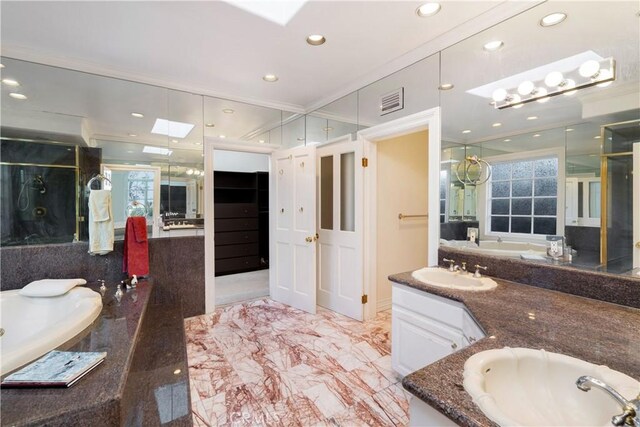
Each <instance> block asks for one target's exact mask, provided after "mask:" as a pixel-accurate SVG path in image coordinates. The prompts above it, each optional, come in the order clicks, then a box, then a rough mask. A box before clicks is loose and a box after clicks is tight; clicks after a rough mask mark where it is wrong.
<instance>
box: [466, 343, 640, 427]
mask: <svg viewBox="0 0 640 427" xmlns="http://www.w3.org/2000/svg"><path fill="white" fill-rule="evenodd" d="M582 375H590V376H592V377H595V378H597V379H600V380H602V381H604V382H605V383H607V384H609V385H610V386H611V387H613V388H614V389H616V390H617V391H618V392H619V393H620V394H622V395H623V396H624V397H626V398H627V399H628V400H631V399H633V398H635V397H636V396H637V395H638V392H639V391H640V383H639V382H638V381H636V380H634V379H633V378H631V377H629V376H627V375H624V374H622V373H620V372H617V371H614V370H612V369H609V368H607V367H606V366H598V365H594V364H592V363H588V362H585V361H583V360H580V359H575V358H573V357H569V356H565V355H562V354H557V353H549V352H546V351H544V350H532V349H528V348H508V347H505V348H503V349H499V350H487V351H483V352H480V353H477V354H474V355H473V356H471V357H470V358H469V359H467V361H466V363H465V364H464V389H465V390H466V391H467V393H469V394H470V395H471V397H472V398H473V402H474V403H475V404H476V405H478V407H479V408H480V409H481V410H482V412H483V413H484V414H485V415H486V416H487V417H488V418H489V419H490V420H492V421H493V422H495V423H497V424H499V425H501V426H611V417H612V416H614V415H618V414H620V413H621V412H622V408H621V407H620V406H619V405H618V404H617V403H616V402H615V401H614V400H613V399H612V398H611V397H610V396H609V395H607V394H606V393H605V392H604V391H602V390H599V389H596V388H595V387H593V388H592V389H591V390H590V391H588V392H584V391H581V390H579V389H578V388H577V387H576V380H577V379H578V378H579V377H580V376H582Z"/></svg>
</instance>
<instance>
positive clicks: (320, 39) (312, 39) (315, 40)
mask: <svg viewBox="0 0 640 427" xmlns="http://www.w3.org/2000/svg"><path fill="white" fill-rule="evenodd" d="M326 41H327V39H325V38H324V36H323V35H321V34H311V35H310V36H309V37H307V43H309V44H310V45H311V46H320V45H321V44H324V42H326Z"/></svg>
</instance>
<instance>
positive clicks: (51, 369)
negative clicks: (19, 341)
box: [0, 350, 107, 387]
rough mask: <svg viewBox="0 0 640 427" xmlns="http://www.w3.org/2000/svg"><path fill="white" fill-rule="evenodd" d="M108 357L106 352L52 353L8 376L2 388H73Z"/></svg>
mask: <svg viewBox="0 0 640 427" xmlns="http://www.w3.org/2000/svg"><path fill="white" fill-rule="evenodd" d="M105 357H107V353H104V352H84V351H55V350H54V351H50V352H49V353H47V354H45V355H44V356H42V357H41V358H40V359H38V360H36V361H35V362H33V363H30V364H29V365H27V366H25V367H24V368H22V369H20V370H19V371H16V372H14V373H13V374H11V375H9V376H7V377H6V378H5V379H4V380H3V381H2V383H1V384H0V385H2V387H71V386H72V385H73V384H75V383H76V381H78V380H79V379H80V378H82V377H83V376H85V375H86V374H87V373H89V372H91V371H92V370H93V369H94V368H95V367H96V366H98V365H99V364H100V363H102V362H103V361H104V359H105Z"/></svg>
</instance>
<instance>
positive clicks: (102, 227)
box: [89, 190, 114, 255]
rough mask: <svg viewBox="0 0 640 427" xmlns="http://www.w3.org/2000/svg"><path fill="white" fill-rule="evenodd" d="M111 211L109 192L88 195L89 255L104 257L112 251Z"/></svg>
mask: <svg viewBox="0 0 640 427" xmlns="http://www.w3.org/2000/svg"><path fill="white" fill-rule="evenodd" d="M113 240H114V237H113V211H112V207H111V191H110V190H91V192H90V193H89V253H90V254H91V255H106V254H108V253H109V252H111V251H113Z"/></svg>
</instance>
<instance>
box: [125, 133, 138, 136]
mask: <svg viewBox="0 0 640 427" xmlns="http://www.w3.org/2000/svg"><path fill="white" fill-rule="evenodd" d="M127 135H129V136H131V137H134V136H138V135H136V134H135V133H128V134H127Z"/></svg>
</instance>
